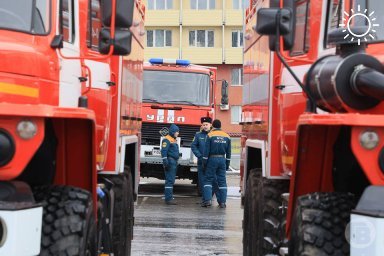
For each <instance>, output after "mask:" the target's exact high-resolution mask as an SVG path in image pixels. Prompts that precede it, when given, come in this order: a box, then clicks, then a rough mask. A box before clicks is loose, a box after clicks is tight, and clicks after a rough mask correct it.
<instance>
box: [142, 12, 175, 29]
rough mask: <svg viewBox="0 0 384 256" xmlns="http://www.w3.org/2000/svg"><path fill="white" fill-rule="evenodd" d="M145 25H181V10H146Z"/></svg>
mask: <svg viewBox="0 0 384 256" xmlns="http://www.w3.org/2000/svg"><path fill="white" fill-rule="evenodd" d="M145 17H146V18H145V26H159V27H163V26H179V25H180V20H179V19H180V11H178V10H160V11H156V10H151V11H146V14H145Z"/></svg>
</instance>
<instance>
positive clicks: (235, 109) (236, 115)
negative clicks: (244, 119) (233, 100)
mask: <svg viewBox="0 0 384 256" xmlns="http://www.w3.org/2000/svg"><path fill="white" fill-rule="evenodd" d="M241 111H242V109H241V106H231V123H232V124H238V123H240V122H241Z"/></svg>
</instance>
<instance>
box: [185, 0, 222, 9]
mask: <svg viewBox="0 0 384 256" xmlns="http://www.w3.org/2000/svg"><path fill="white" fill-rule="evenodd" d="M215 1H216V0H191V9H193V10H213V9H215V7H216V3H215Z"/></svg>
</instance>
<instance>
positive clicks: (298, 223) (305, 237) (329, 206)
mask: <svg viewBox="0 0 384 256" xmlns="http://www.w3.org/2000/svg"><path fill="white" fill-rule="evenodd" d="M354 206H355V197H354V196H353V195H352V194H347V193H337V192H332V193H313V194H308V195H305V196H301V197H299V198H298V199H297V206H296V209H295V213H294V216H293V222H292V228H291V240H290V241H289V255H292V256H293V255H294V256H306V255H318V256H329V255H349V244H348V242H347V240H346V238H345V230H346V227H347V225H348V223H349V222H350V213H351V210H352V209H353V208H354Z"/></svg>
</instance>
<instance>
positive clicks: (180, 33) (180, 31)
mask: <svg viewBox="0 0 384 256" xmlns="http://www.w3.org/2000/svg"><path fill="white" fill-rule="evenodd" d="M179 9H180V11H179V59H182V58H183V51H182V47H183V0H180V8H179Z"/></svg>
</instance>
